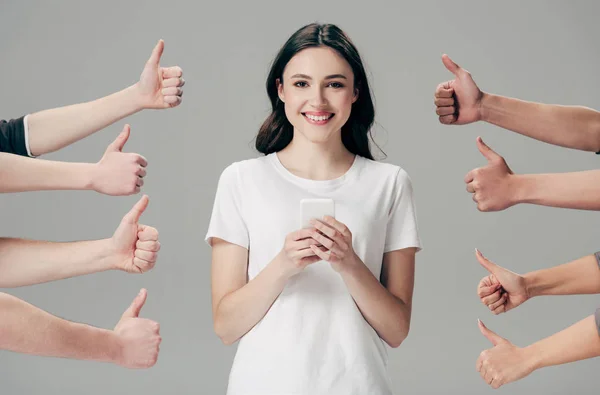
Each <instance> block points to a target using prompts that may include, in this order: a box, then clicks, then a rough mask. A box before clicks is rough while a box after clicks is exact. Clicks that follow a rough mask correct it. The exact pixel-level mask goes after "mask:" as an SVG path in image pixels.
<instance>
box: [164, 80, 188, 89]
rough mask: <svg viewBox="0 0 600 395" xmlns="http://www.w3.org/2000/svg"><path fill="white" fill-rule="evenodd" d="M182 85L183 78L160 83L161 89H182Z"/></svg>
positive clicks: (183, 83)
mask: <svg viewBox="0 0 600 395" xmlns="http://www.w3.org/2000/svg"><path fill="white" fill-rule="evenodd" d="M183 85H185V81H184V79H183V78H169V79H166V80H163V82H162V87H163V88H173V87H182V86H183Z"/></svg>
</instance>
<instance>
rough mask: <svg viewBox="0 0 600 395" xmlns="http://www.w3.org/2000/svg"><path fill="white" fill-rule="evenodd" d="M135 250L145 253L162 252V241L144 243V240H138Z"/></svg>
mask: <svg viewBox="0 0 600 395" xmlns="http://www.w3.org/2000/svg"><path fill="white" fill-rule="evenodd" d="M135 248H137V249H140V250H145V251H153V252H158V251H160V241H158V240H148V241H142V240H139V239H138V241H137V242H136V243H135Z"/></svg>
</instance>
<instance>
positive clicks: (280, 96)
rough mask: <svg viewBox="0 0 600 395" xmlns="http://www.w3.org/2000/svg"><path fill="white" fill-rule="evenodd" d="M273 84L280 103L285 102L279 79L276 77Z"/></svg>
mask: <svg viewBox="0 0 600 395" xmlns="http://www.w3.org/2000/svg"><path fill="white" fill-rule="evenodd" d="M275 84H276V85H277V96H279V100H281V102H282V103H285V96H284V94H283V84H282V83H281V80H280V79H279V78H277V79H276V80H275Z"/></svg>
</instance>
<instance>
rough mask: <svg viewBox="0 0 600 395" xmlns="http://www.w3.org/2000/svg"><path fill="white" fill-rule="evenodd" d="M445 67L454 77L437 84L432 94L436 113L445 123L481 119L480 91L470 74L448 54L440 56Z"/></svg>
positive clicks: (481, 95) (465, 122) (461, 122)
mask: <svg viewBox="0 0 600 395" xmlns="http://www.w3.org/2000/svg"><path fill="white" fill-rule="evenodd" d="M442 62H443V63H444V66H446V69H448V71H450V72H451V73H452V74H454V77H455V78H454V79H453V80H450V81H446V82H442V83H441V84H439V85H438V86H437V89H436V90H435V95H434V102H435V106H436V113H437V115H438V116H439V120H440V122H441V123H443V124H445V125H450V124H452V125H465V124H468V123H472V122H476V121H479V120H481V118H482V115H481V101H482V99H483V96H484V93H483V92H481V90H480V89H479V87H478V86H477V84H476V83H475V81H474V80H473V77H471V74H470V73H469V72H468V71H467V70H465V69H463V68H462V67H460V66H459V65H457V64H456V63H454V62H453V61H452V60H451V59H450V57H448V55H443V56H442Z"/></svg>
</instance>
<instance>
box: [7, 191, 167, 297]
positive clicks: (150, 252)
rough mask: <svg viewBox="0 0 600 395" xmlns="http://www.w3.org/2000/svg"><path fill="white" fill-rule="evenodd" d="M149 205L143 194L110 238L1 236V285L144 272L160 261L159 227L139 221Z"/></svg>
mask: <svg viewBox="0 0 600 395" xmlns="http://www.w3.org/2000/svg"><path fill="white" fill-rule="evenodd" d="M147 206H148V197H147V196H143V197H142V198H141V199H140V200H139V201H138V203H136V205H135V206H134V207H133V208H132V209H131V210H130V211H129V212H128V213H127V214H126V215H125V216H124V217H123V219H122V220H121V223H120V224H119V226H118V228H117V230H116V231H115V233H114V234H113V236H112V237H111V238H109V239H104V240H94V241H79V242H70V243H54V242H47V241H34V240H24V239H13V238H0V287H2V288H9V287H20V286H25V285H32V284H39V283H44V282H48V281H54V280H59V279H64V278H70V277H74V276H81V275H85V274H90V273H96V272H100V271H104V270H110V269H118V270H123V271H126V272H129V273H143V272H146V271H148V270H150V269H152V268H153V267H154V265H155V263H156V259H157V255H158V251H159V250H160V243H159V241H158V231H157V230H156V229H155V228H153V227H150V226H146V225H141V224H139V223H138V222H139V218H140V216H141V215H142V213H143V212H144V210H145V209H146V207H147Z"/></svg>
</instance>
